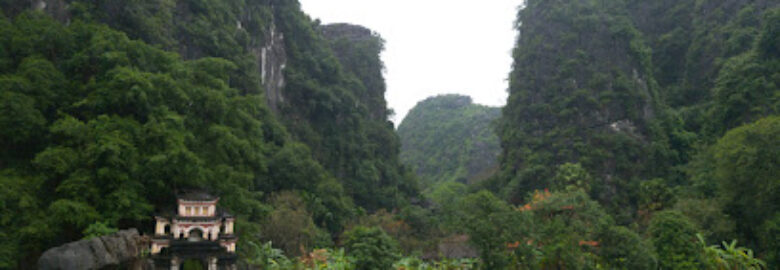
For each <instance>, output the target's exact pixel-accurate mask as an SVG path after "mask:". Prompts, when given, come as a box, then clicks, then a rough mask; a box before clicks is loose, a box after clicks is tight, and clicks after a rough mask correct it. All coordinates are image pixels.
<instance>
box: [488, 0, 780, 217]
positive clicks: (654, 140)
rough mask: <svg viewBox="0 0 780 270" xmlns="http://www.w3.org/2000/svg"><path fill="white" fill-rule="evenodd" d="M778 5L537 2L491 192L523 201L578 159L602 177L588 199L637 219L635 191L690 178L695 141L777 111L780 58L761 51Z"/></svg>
mask: <svg viewBox="0 0 780 270" xmlns="http://www.w3.org/2000/svg"><path fill="white" fill-rule="evenodd" d="M777 7H778V3H776V1H741V0H723V1H633V0H619V1H581V0H554V1H528V2H527V5H526V7H525V8H524V9H523V10H522V11H520V13H519V15H518V31H519V32H520V35H519V38H518V40H517V45H516V48H515V51H514V67H513V71H512V73H511V75H510V96H509V99H508V102H507V106H506V107H505V108H504V110H503V116H502V119H501V122H500V123H501V124H500V128H499V130H500V135H499V136H500V137H501V144H502V148H503V149H504V150H503V155H502V158H501V172H500V175H499V177H497V178H496V179H494V180H495V181H493V182H491V183H490V185H491V187H492V188H493V189H494V190H500V191H501V192H502V193H503V195H504V196H506V197H507V198H510V199H513V200H516V201H522V198H523V197H524V196H525V194H526V193H527V192H529V191H532V190H534V189H540V188H544V187H548V186H549V185H550V183H549V181H550V179H553V178H554V176H555V175H556V174H557V173H558V172H557V170H559V169H556V167H558V166H559V165H561V164H565V163H579V164H580V165H581V166H582V167H583V168H585V169H586V170H587V171H588V173H589V174H590V175H591V176H593V177H594V179H595V180H593V181H595V182H594V183H592V184H591V187H593V188H592V190H591V192H590V193H591V194H590V195H591V196H592V197H594V198H596V199H598V200H599V201H600V202H601V203H604V204H606V205H607V206H612V210H613V213H615V214H616V218H618V220H620V221H621V222H623V221H630V220H631V219H630V218H626V217H629V216H631V215H635V213H633V212H634V209H632V207H635V206H637V204H638V203H637V202H636V201H635V200H633V199H631V196H632V195H630V194H637V193H639V192H640V191H639V189H640V188H639V187H640V186H642V185H644V184H645V182H644V181H645V180H649V179H653V178H657V179H661V180H659V181H662V182H665V183H671V184H670V185H675V183H676V184H679V183H681V182H682V181H685V180H684V178H685V177H684V176H683V173H681V172H680V171H679V170H678V168H680V167H681V166H683V165H684V164H685V163H687V162H688V161H689V159H690V157H691V155H692V153H694V152H695V149H694V148H695V147H693V145H695V144H696V141H697V140H700V141H705V142H706V141H708V140H712V138H713V137H717V136H720V135H722V134H723V133H724V132H725V131H726V130H727V129H730V128H733V127H736V126H739V125H740V124H744V123H747V122H750V121H754V120H756V119H759V118H761V117H764V116H767V115H771V114H773V113H774V112H775V111H776V110H777V109H774V108H776V102H775V101H773V100H776V99H773V98H772V97H771V96H772V93H776V86H775V85H776V83H775V82H774V81H776V79H773V78H770V77H772V76H771V75H769V74H770V73H772V72H775V73H776V66H773V65H774V64H773V63H775V61H776V60H774V59H773V58H771V57H768V58H764V59H763V60H759V58H760V57H757V56H756V55H757V52H756V51H757V50H756V48H757V47H759V46H758V45H757V44H759V43H760V40H761V38H760V37H761V36H772V35H773V34H768V35H767V34H763V32H762V31H766V30H762V29H767V28H766V27H769V26H771V25H774V24H776V22H775V21H776V19H775V15H773V14H775V12H776V10H777ZM770 32H771V31H770ZM747 70H751V71H750V72H748V71H747ZM772 70H775V71H772ZM738 74H739V75H738ZM738 78H742V79H738ZM619 205H628V206H632V207H618V206H619Z"/></svg>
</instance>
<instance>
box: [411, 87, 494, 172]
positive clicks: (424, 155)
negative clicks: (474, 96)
mask: <svg viewBox="0 0 780 270" xmlns="http://www.w3.org/2000/svg"><path fill="white" fill-rule="evenodd" d="M500 115H501V109H500V108H494V107H488V106H483V105H478V104H474V103H472V101H471V98H470V97H467V96H460V95H442V96H436V97H431V98H427V99H425V100H423V101H420V102H419V103H417V105H416V106H415V107H414V108H412V110H411V111H409V114H408V115H407V116H406V118H404V120H403V122H401V124H400V125H399V126H398V135H399V136H400V137H401V161H403V162H404V164H407V165H408V166H410V167H412V168H414V170H415V171H416V172H417V175H418V176H419V177H420V181H421V183H422V184H424V185H426V187H432V186H433V185H435V184H437V183H439V182H447V181H457V182H461V183H469V184H473V183H476V182H478V181H480V180H483V179H484V178H485V177H487V176H489V175H491V174H492V173H493V172H495V170H496V167H497V164H498V154H499V153H500V151H501V148H500V146H499V143H498V137H497V136H496V134H495V132H494V120H496V119H497V118H498V117H499V116H500Z"/></svg>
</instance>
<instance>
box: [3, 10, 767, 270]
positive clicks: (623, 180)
mask: <svg viewBox="0 0 780 270" xmlns="http://www.w3.org/2000/svg"><path fill="white" fill-rule="evenodd" d="M521 4H522V5H521ZM518 5H521V6H522V9H520V10H519V11H518V14H517V21H516V28H517V31H518V32H519V33H518V38H517V40H516V44H515V45H516V46H515V49H514V51H513V53H512V57H513V58H514V64H513V67H512V72H511V74H509V85H508V89H509V98H508V100H507V105H506V106H505V107H504V108H503V109H501V110H500V115H499V109H496V108H489V107H485V106H480V105H475V104H473V103H472V101H471V99H470V98H468V97H463V96H456V95H447V96H439V97H433V98H430V99H427V100H425V101H422V102H420V103H419V104H418V106H417V107H416V108H415V109H414V110H412V112H410V113H409V115H408V116H407V119H405V120H404V122H403V123H402V124H401V125H400V127H399V130H398V133H399V134H400V137H402V138H403V144H402V143H401V142H402V141H401V140H400V139H399V136H398V135H396V133H395V131H394V127H393V124H392V123H391V122H390V121H388V117H389V116H390V115H392V110H390V109H388V108H387V102H386V101H385V99H384V94H385V91H386V84H385V81H384V78H383V69H384V67H383V63H382V61H381V59H380V57H379V54H380V52H381V51H382V50H383V49H384V40H383V39H382V38H381V36H380V35H379V34H378V33H375V32H373V31H371V30H369V29H366V28H364V27H361V26H357V25H350V24H335V25H321V24H320V22H319V21H317V20H312V19H310V18H309V17H308V16H307V15H306V14H304V13H303V12H302V11H301V7H300V4H299V3H298V1H297V0H256V1H245V0H179V1H172V0H133V1H125V0H107V1H97V0H34V1H29V0H0V186H1V187H2V188H1V189H0V240H2V241H0V269H31V268H35V264H36V261H37V259H38V257H39V256H40V254H41V253H42V252H43V251H44V250H47V249H49V248H52V247H55V246H59V245H62V244H64V243H67V242H71V241H74V240H79V239H89V238H91V237H95V236H102V235H106V234H110V233H111V232H114V231H116V230H117V229H127V228H138V229H139V230H140V231H141V232H142V233H146V234H148V233H150V232H151V231H152V228H153V225H154V223H153V222H154V215H155V214H158V213H164V212H165V211H168V210H169V209H170V208H171V207H174V205H175V198H176V194H177V193H180V192H182V191H186V190H191V189H195V190H205V191H207V192H210V193H213V195H216V196H219V197H220V200H219V206H220V207H222V208H224V209H226V210H227V211H228V212H229V213H231V214H232V215H233V216H235V218H236V232H237V233H238V238H239V243H238V245H237V247H238V250H237V252H238V255H239V260H240V262H241V264H242V265H245V266H247V267H253V268H260V269H304V268H315V269H392V268H395V269H473V268H480V269H777V268H780V256H779V255H778V254H780V244H778V243H780V166H778V164H780V146H778V141H780V137H779V136H780V135H778V134H780V115H778V110H780V90H779V87H778V86H780V4H779V3H777V1H772V0H710V1H700V0H674V1H672V0H661V1H641V0H526V1H524V3H520V2H518ZM441 12H446V9H442V11H441ZM399 19H403V18H399ZM453 59H457V58H456V57H455V56H453ZM431 72H435V71H433V70H432V71H431ZM453 79H457V78H453ZM494 119H495V121H494ZM496 137H497V138H496ZM499 146H500V149H499V148H498V147H499ZM497 153H498V159H497V161H496V159H495V158H496V155H497ZM402 160H403V162H404V163H405V164H408V165H409V166H404V165H403V164H402V162H401V161H402ZM495 162H497V163H495ZM413 170H416V172H417V174H418V175H420V178H421V182H422V184H423V185H420V186H419V187H418V177H417V176H416V175H415V173H414V171H413ZM421 187H422V188H425V191H426V192H424V193H422V192H420V189H421ZM139 253H140V251H139ZM475 253H477V254H478V257H479V258H478V259H476V258H463V257H470V256H472V257H473V256H475V255H474V254H475ZM139 256H144V255H143V254H141V255H139ZM448 256H450V257H457V258H460V259H457V260H456V259H452V260H450V259H447V258H445V257H448ZM422 258H425V260H423V259H422ZM440 259H441V260H440Z"/></svg>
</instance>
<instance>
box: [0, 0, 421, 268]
mask: <svg viewBox="0 0 780 270" xmlns="http://www.w3.org/2000/svg"><path fill="white" fill-rule="evenodd" d="M67 2H68V5H67V6H65V5H49V7H50V8H48V9H46V10H44V11H45V13H44V12H40V11H29V10H27V9H28V8H29V7H30V4H29V2H27V1H1V2H0V8H2V10H3V11H4V14H5V15H6V16H2V17H0V33H2V35H0V96H2V98H0V112H2V116H0V130H2V131H0V141H1V142H0V147H2V149H3V151H2V152H0V183H2V184H3V185H4V186H5V187H7V188H6V189H4V190H3V191H2V194H1V195H2V196H0V201H2V203H0V213H2V216H3V217H2V219H0V228H2V230H0V231H1V233H0V234H2V237H3V239H4V241H3V243H2V244H0V268H17V267H22V266H24V265H34V262H35V260H36V259H37V256H38V255H39V254H40V253H41V252H42V251H43V250H45V249H47V248H49V247H53V246H56V245H59V244H62V243H65V242H68V241H73V240H77V239H80V238H82V237H83V236H89V235H99V234H104V233H108V232H111V231H112V230H114V229H115V228H127V227H138V228H140V229H142V230H145V229H148V228H151V227H150V226H151V225H152V222H153V221H152V218H151V217H152V216H153V214H155V213H157V212H161V211H166V209H168V208H169V207H172V206H173V205H174V203H175V200H174V198H175V194H176V193H177V192H179V191H182V190H185V189H189V188H197V189H206V190H209V191H211V192H212V193H214V194H215V195H218V196H220V197H221V198H222V199H221V200H220V204H221V206H222V207H224V208H226V209H228V210H229V211H230V212H231V213H233V214H235V215H236V216H237V217H238V224H237V226H238V228H237V231H238V232H239V233H240V235H239V239H240V241H241V243H240V244H239V246H240V247H241V246H244V247H247V249H241V248H239V249H240V250H239V251H240V253H241V254H242V255H246V254H249V253H251V249H250V248H249V247H250V246H252V244H251V243H252V242H255V243H259V242H260V241H264V240H270V239H275V238H279V237H282V235H283V234H284V233H285V232H286V233H289V234H296V235H302V236H301V237H299V238H294V239H289V238H285V239H289V241H290V242H289V243H279V244H280V245H282V247H284V248H285V249H286V250H295V251H299V248H300V246H304V247H305V248H312V247H315V246H328V245H332V242H331V239H332V237H335V236H336V235H338V234H339V233H341V231H342V229H343V228H344V225H345V224H346V223H347V222H348V220H350V219H352V218H354V217H355V216H356V215H358V214H360V213H362V212H363V211H362V210H361V209H366V210H369V211H374V210H377V209H379V208H388V209H392V208H400V207H404V206H405V205H407V202H408V201H409V198H413V197H414V196H415V194H416V192H417V191H416V185H415V181H416V180H415V178H414V177H413V176H412V174H411V172H409V171H407V170H406V169H404V167H403V166H401V164H400V161H399V159H398V152H399V149H400V143H399V141H398V138H397V136H396V135H395V134H394V131H393V127H392V124H391V123H390V122H389V121H388V120H387V113H388V110H387V109H386V108H385V107H384V106H385V102H384V98H383V93H384V84H383V82H382V83H381V84H378V83H377V82H378V81H383V79H382V78H381V69H382V66H381V62H379V61H378V57H379V56H378V53H379V51H380V50H381V46H378V47H377V46H374V47H371V49H370V50H364V49H361V48H362V47H360V46H356V47H354V48H351V47H349V46H348V45H349V44H347V45H344V47H345V48H343V50H345V51H348V50H350V49H355V50H358V51H359V53H358V54H356V55H355V56H353V58H354V60H353V61H359V60H360V59H361V57H365V59H366V60H367V61H368V62H369V63H372V64H371V65H369V66H365V67H360V70H364V69H368V70H372V71H373V70H375V71H376V72H374V73H371V74H378V77H371V78H369V77H367V76H366V75H364V74H355V73H354V72H357V69H354V70H350V69H349V68H347V69H344V68H342V67H341V63H340V62H339V61H338V60H337V59H336V58H335V57H334V55H333V53H332V51H331V48H330V46H329V45H331V44H330V43H329V42H327V41H325V40H324V39H323V38H322V37H321V36H320V34H319V33H318V32H317V31H315V29H316V27H317V25H316V22H312V21H311V20H310V19H309V18H308V17H307V16H306V15H305V14H303V13H302V12H301V10H300V6H299V4H298V3H297V1H273V2H274V3H273V5H272V3H271V1H241V0H236V1H194V0H193V1H168V0H159V1H157V0H152V1H67ZM58 8H62V9H58ZM51 16H53V18H52V17H51ZM55 18H56V19H55ZM57 20H61V21H57ZM65 21H67V22H68V23H67V24H66V23H64V22H65ZM237 23H238V26H237ZM274 29H276V31H280V32H281V33H283V34H284V36H285V39H284V41H285V42H284V44H281V46H284V48H285V50H286V52H287V55H288V62H287V65H286V66H287V68H286V69H285V77H286V83H287V86H286V87H285V88H284V89H283V91H284V93H283V94H284V97H285V100H286V101H287V102H286V103H283V104H280V105H279V107H280V110H279V112H272V111H270V110H269V109H268V108H267V106H266V103H267V102H269V101H268V100H267V98H266V95H265V93H264V89H263V86H262V85H263V84H262V81H261V76H260V75H261V72H260V69H261V67H260V63H259V62H260V61H259V49H260V47H262V46H265V43H266V42H268V39H269V35H271V32H272V31H274ZM277 34H278V33H277ZM380 44H381V43H380ZM177 53H178V54H177ZM372 80H373V81H372ZM364 84H365V85H364ZM368 87H372V88H371V90H372V91H368V90H367V88H368ZM377 87H380V88H381V89H377ZM358 96H360V97H367V99H360V98H357V97H358ZM378 100H381V101H378ZM374 106H380V108H375V107H374ZM366 111H376V112H381V114H378V115H374V116H373V117H370V116H369V114H367V113H365V112H366ZM282 191H284V192H282ZM353 202H354V203H353ZM288 221H295V224H296V226H291V227H286V228H279V227H278V226H277V229H276V231H274V227H273V226H267V228H263V226H262V224H278V225H283V224H281V223H284V222H288ZM277 233H278V234H277ZM301 233H302V234H301ZM328 233H330V234H331V235H328ZM272 235H273V237H272ZM254 245H255V246H258V245H257V244H254ZM293 246H294V247H293ZM247 256H248V255H247Z"/></svg>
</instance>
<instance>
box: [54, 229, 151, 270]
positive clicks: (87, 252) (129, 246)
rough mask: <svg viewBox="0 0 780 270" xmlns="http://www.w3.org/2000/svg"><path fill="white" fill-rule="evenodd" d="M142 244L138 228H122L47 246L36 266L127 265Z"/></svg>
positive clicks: (79, 267) (138, 251)
mask: <svg viewBox="0 0 780 270" xmlns="http://www.w3.org/2000/svg"><path fill="white" fill-rule="evenodd" d="M143 246H144V245H143V241H142V238H141V236H140V235H139V234H138V230H136V229H129V230H122V231H119V232H116V233H113V234H110V235H105V236H101V237H95V238H92V239H87V240H80V241H76V242H71V243H68V244H65V245H62V246H59V247H55V248H51V249H49V250H47V251H46V252H44V253H43V255H41V257H40V258H39V259H38V269H41V270H50V269H51V270H59V269H74V270H76V269H104V268H117V267H119V266H120V265H131V264H133V262H134V261H136V260H137V259H138V257H139V255H140V254H141V250H142V249H143Z"/></svg>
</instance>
